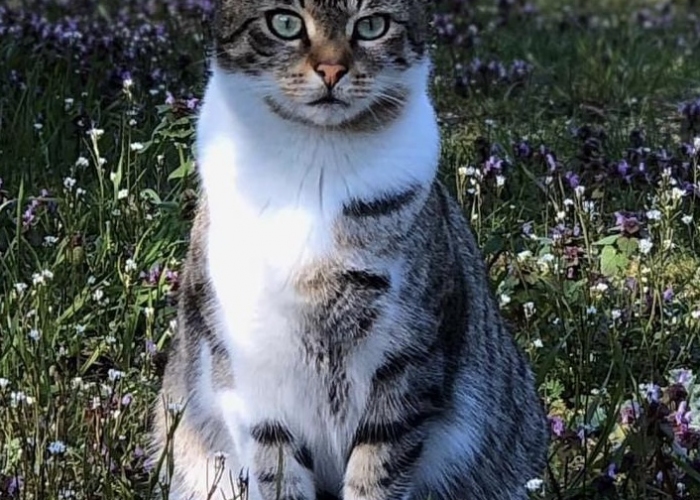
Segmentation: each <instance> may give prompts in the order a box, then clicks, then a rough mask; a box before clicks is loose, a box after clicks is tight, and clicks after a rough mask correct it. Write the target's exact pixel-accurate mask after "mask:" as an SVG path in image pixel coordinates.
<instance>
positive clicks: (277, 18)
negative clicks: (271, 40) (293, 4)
mask: <svg viewBox="0 0 700 500" xmlns="http://www.w3.org/2000/svg"><path fill="white" fill-rule="evenodd" d="M266 19H267V26H268V27H269V28H270V31H272V32H273V33H274V34H275V35H277V36H278V37H280V38H282V39H283V40H294V39H295V38H300V37H301V34H302V33H303V31H304V21H302V19H301V17H299V16H298V15H296V14H295V13H293V12H290V11H288V10H274V11H272V12H268V13H267V16H266Z"/></svg>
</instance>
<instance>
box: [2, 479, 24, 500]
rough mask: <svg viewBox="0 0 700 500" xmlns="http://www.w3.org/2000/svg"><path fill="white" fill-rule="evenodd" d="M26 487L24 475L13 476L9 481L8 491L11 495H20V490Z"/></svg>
mask: <svg viewBox="0 0 700 500" xmlns="http://www.w3.org/2000/svg"><path fill="white" fill-rule="evenodd" d="M23 487H24V478H23V477H22V476H14V477H11V478H10V480H9V481H8V482H7V488H6V491H7V493H8V494H9V495H12V496H15V495H19V492H20V491H21V490H22V488H23Z"/></svg>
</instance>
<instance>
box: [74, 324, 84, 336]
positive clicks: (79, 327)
mask: <svg viewBox="0 0 700 500" xmlns="http://www.w3.org/2000/svg"><path fill="white" fill-rule="evenodd" d="M75 333H77V334H78V335H82V334H83V333H85V325H75Z"/></svg>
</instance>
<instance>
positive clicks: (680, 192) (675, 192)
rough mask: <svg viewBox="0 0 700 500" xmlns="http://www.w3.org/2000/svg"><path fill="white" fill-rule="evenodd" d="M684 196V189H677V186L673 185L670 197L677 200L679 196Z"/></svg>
mask: <svg viewBox="0 0 700 500" xmlns="http://www.w3.org/2000/svg"><path fill="white" fill-rule="evenodd" d="M684 196H685V191H684V190H683V189H679V188H677V187H674V188H673V189H672V190H671V199H672V200H674V201H678V200H680V199H681V198H683V197H684Z"/></svg>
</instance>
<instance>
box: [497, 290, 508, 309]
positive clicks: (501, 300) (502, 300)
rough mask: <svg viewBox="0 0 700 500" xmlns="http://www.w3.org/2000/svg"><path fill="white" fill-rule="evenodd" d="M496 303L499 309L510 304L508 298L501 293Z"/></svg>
mask: <svg viewBox="0 0 700 500" xmlns="http://www.w3.org/2000/svg"><path fill="white" fill-rule="evenodd" d="M498 302H499V303H500V304H501V307H503V306H506V305H508V304H510V297H509V296H508V295H506V294H505V293H502V294H501V295H499V296H498Z"/></svg>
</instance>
